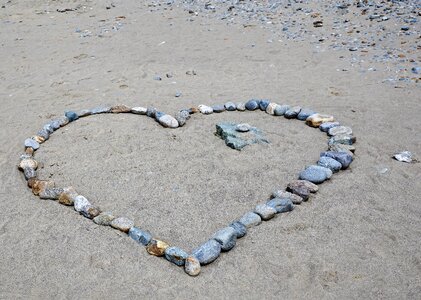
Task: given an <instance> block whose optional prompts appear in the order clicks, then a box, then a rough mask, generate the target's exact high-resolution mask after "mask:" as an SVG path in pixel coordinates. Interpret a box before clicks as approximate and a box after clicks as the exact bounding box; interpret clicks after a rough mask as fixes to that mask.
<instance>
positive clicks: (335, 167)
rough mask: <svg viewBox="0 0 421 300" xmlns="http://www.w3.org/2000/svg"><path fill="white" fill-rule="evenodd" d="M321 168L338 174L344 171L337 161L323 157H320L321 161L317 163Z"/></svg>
mask: <svg viewBox="0 0 421 300" xmlns="http://www.w3.org/2000/svg"><path fill="white" fill-rule="evenodd" d="M317 164H318V165H319V166H322V167H325V168H329V169H330V170H332V172H338V171H339V170H340V169H342V165H341V163H340V162H338V161H337V160H334V159H333V158H330V157H327V156H322V157H320V159H319V161H318V162H317Z"/></svg>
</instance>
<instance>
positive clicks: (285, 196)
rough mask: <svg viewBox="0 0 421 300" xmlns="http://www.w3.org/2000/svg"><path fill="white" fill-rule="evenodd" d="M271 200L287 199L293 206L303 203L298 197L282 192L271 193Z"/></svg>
mask: <svg viewBox="0 0 421 300" xmlns="http://www.w3.org/2000/svg"><path fill="white" fill-rule="evenodd" d="M271 198H272V199H273V198H281V199H289V200H291V202H292V203H293V204H301V203H302V202H303V198H301V197H300V196H298V195H296V194H293V193H290V192H287V191H284V190H276V191H273V193H272V195H271Z"/></svg>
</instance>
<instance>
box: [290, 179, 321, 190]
mask: <svg viewBox="0 0 421 300" xmlns="http://www.w3.org/2000/svg"><path fill="white" fill-rule="evenodd" d="M289 186H305V187H306V188H307V189H308V191H309V192H310V193H316V192H317V191H318V190H319V187H318V186H317V184H314V183H312V182H310V181H307V180H292V181H290V182H289Z"/></svg>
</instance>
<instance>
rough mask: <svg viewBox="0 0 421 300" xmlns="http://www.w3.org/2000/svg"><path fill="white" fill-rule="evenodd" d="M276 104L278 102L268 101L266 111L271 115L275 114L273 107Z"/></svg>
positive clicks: (274, 107)
mask: <svg viewBox="0 0 421 300" xmlns="http://www.w3.org/2000/svg"><path fill="white" fill-rule="evenodd" d="M277 106H278V104H276V103H273V102H271V103H269V105H268V107H266V113H267V114H269V115H272V116H273V115H274V114H275V109H276V107H277Z"/></svg>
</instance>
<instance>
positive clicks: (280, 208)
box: [266, 198, 294, 214]
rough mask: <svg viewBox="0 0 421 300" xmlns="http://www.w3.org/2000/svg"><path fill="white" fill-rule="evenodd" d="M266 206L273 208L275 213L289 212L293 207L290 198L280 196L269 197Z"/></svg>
mask: <svg viewBox="0 0 421 300" xmlns="http://www.w3.org/2000/svg"><path fill="white" fill-rule="evenodd" d="M266 205H267V206H270V207H272V208H273V209H275V211H276V213H278V214H279V213H284V212H289V211H292V210H293V209H294V204H293V203H292V201H291V199H286V198H284V199H281V198H273V199H270V200H269V201H268V202H267V203H266Z"/></svg>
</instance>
